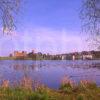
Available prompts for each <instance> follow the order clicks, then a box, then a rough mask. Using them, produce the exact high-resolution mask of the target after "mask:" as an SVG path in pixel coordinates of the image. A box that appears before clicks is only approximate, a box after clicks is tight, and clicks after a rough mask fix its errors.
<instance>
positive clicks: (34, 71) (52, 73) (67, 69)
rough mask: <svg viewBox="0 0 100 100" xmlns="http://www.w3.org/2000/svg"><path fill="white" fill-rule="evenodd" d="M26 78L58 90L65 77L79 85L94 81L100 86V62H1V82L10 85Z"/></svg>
mask: <svg viewBox="0 0 100 100" xmlns="http://www.w3.org/2000/svg"><path fill="white" fill-rule="evenodd" d="M24 76H27V77H30V78H31V79H32V80H37V81H39V82H40V83H42V84H44V85H46V86H48V87H50V88H54V89H57V88H59V86H60V84H61V80H62V78H63V77H65V76H68V77H69V78H70V79H71V80H73V81H74V82H76V83H78V82H79V81H80V80H84V79H85V80H86V79H87V80H92V81H95V82H96V84H97V85H99V86H100V61H99V60H75V61H72V60H41V61H33V60H0V82H1V81H2V80H4V79H5V80H9V81H10V83H13V82H15V81H16V82H17V81H19V80H21V79H22V78H23V77H24Z"/></svg>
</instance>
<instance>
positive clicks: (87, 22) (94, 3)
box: [81, 0, 100, 46]
mask: <svg viewBox="0 0 100 100" xmlns="http://www.w3.org/2000/svg"><path fill="white" fill-rule="evenodd" d="M81 19H82V28H83V30H85V32H86V33H89V34H91V36H92V39H93V41H94V44H96V45H97V44H98V45H99V46H100V0H83V5H82V9H81Z"/></svg>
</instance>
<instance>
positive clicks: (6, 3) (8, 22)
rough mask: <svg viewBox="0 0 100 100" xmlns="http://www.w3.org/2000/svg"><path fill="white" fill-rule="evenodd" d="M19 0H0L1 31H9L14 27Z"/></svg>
mask: <svg viewBox="0 0 100 100" xmlns="http://www.w3.org/2000/svg"><path fill="white" fill-rule="evenodd" d="M20 1H21V0H0V22H1V25H0V26H1V27H2V30H3V32H4V33H5V32H6V33H10V32H11V31H12V30H13V29H15V15H16V14H17V11H18V9H19V4H20Z"/></svg>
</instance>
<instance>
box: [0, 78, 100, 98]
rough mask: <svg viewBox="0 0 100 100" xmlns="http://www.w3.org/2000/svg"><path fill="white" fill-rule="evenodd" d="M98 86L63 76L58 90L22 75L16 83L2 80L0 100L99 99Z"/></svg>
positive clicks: (99, 90)
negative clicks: (77, 82) (76, 81)
mask: <svg viewBox="0 0 100 100" xmlns="http://www.w3.org/2000/svg"><path fill="white" fill-rule="evenodd" d="M99 99H100V87H97V85H96V83H95V82H92V81H88V80H81V81H80V82H79V84H76V83H75V82H73V81H72V80H71V79H70V78H68V77H64V78H63V79H62V81H61V85H60V88H59V89H58V90H54V89H50V88H48V87H46V86H44V85H41V84H39V83H38V82H36V81H33V80H32V79H31V78H28V77H24V78H23V79H22V80H20V82H19V84H18V85H15V84H14V85H13V86H11V85H10V82H9V81H8V80H3V81H2V84H1V86H0V100H99Z"/></svg>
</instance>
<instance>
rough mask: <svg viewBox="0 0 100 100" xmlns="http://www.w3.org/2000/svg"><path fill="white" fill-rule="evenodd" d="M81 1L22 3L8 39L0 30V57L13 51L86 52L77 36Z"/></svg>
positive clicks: (79, 34) (29, 0) (83, 39)
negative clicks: (14, 26) (14, 28)
mask: <svg viewBox="0 0 100 100" xmlns="http://www.w3.org/2000/svg"><path fill="white" fill-rule="evenodd" d="M81 5H82V0H24V2H23V3H22V5H21V6H20V12H19V14H18V16H17V17H16V26H17V29H16V30H15V31H14V32H12V33H13V34H12V35H3V34H2V31H1V30H0V32H1V34H0V56H7V55H9V53H12V52H13V51H14V50H19V51H23V50H25V51H27V52H31V51H32V50H35V52H42V53H51V54H56V53H69V52H77V51H84V50H89V49H90V48H89V47H88V44H87V42H86V37H87V36H86V34H85V33H82V32H81V20H80V18H79V12H80V8H81Z"/></svg>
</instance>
